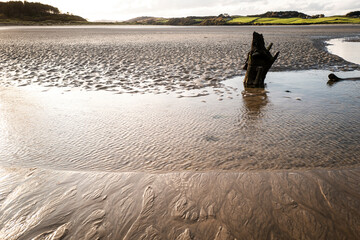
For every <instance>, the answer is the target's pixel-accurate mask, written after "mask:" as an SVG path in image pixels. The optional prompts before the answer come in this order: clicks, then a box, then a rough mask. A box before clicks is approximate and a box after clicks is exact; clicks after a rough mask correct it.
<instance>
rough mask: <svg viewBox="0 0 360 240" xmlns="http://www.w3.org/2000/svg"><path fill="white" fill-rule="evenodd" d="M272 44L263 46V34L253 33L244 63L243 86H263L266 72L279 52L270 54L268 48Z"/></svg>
mask: <svg viewBox="0 0 360 240" xmlns="http://www.w3.org/2000/svg"><path fill="white" fill-rule="evenodd" d="M272 45H273V44H272V43H271V44H270V45H269V46H268V47H267V48H265V42H264V37H263V35H262V34H259V33H257V32H254V33H253V40H252V43H251V50H250V52H249V53H248V55H247V59H246V63H245V65H244V70H246V74H245V78H244V86H245V87H264V81H265V77H266V74H267V72H268V71H269V69H270V68H271V66H272V65H273V63H274V62H275V61H276V59H277V58H278V56H279V52H277V53H276V54H275V56H272V55H271V53H270V49H271V47H272Z"/></svg>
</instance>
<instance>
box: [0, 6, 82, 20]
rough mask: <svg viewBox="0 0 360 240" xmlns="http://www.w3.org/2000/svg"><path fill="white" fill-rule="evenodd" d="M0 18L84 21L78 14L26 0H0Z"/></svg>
mask: <svg viewBox="0 0 360 240" xmlns="http://www.w3.org/2000/svg"><path fill="white" fill-rule="evenodd" d="M0 18H2V19H6V18H7V19H19V20H29V21H45V20H54V21H86V20H85V19H84V18H82V17H79V16H75V15H70V14H61V13H60V11H59V9H58V8H56V7H53V6H50V5H47V4H42V3H38V2H27V1H24V2H22V1H10V2H0Z"/></svg>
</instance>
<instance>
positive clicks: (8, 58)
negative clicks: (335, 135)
mask: <svg viewBox="0 0 360 240" xmlns="http://www.w3.org/2000/svg"><path fill="white" fill-rule="evenodd" d="M253 31H258V32H260V33H263V34H264V37H265V40H266V41H267V43H270V42H273V43H275V44H274V47H273V51H280V53H281V54H280V56H279V58H278V60H277V62H276V63H275V65H274V66H273V70H274V71H279V70H307V69H328V70H349V69H359V65H356V64H351V63H349V62H346V61H344V60H343V59H341V58H340V57H338V56H335V55H331V54H329V53H327V52H326V51H325V43H324V40H327V39H330V38H336V37H344V36H346V37H351V36H354V35H357V34H358V32H359V31H360V30H359V26H357V25H341V26H336V25H333V26H332V25H330V26H301V27H300V26H297V27H276V26H275V27H271V26H270V27H269V26H268V27H260V26H259V27H255V28H254V27H230V26H229V27H147V28H144V27H140V28H137V27H127V28H126V27H118V28H116V27H115V28H109V27H108V28H106V27H103V28H101V27H88V28H81V27H80V28H76V27H75V28H74V27H66V28H61V27H60V28H59V27H48V28H46V27H42V28H37V27H28V28H21V27H13V28H5V29H0V66H1V68H2V71H1V73H0V78H1V79H2V81H1V84H2V85H5V86H6V85H15V86H25V85H29V84H31V85H38V84H40V85H42V86H46V87H53V86H56V87H77V88H82V89H87V90H108V91H115V92H118V93H126V92H130V93H134V92H169V91H176V90H184V89H194V88H199V87H203V86H204V85H205V86H207V85H216V84H218V83H219V82H221V81H223V80H225V79H229V78H231V77H234V76H238V75H240V74H241V73H242V70H241V69H242V65H243V64H244V62H245V60H246V55H247V52H248V51H249V49H250V44H251V39H252V32H253Z"/></svg>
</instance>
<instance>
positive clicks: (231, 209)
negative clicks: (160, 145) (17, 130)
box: [0, 168, 360, 240]
mask: <svg viewBox="0 0 360 240" xmlns="http://www.w3.org/2000/svg"><path fill="white" fill-rule="evenodd" d="M359 178H360V169H359V168H355V169H352V170H312V171H293V172H292V171H281V172H276V171H275V172H269V171H259V172H236V173H224V172H208V173H194V172H181V173H168V174H147V173H105V172H67V171H54V170H41V169H14V168H13V169H6V168H2V169H0V179H2V181H1V183H0V192H1V199H0V203H1V205H0V222H1V225H0V229H1V230H0V239H8V240H11V239H358V237H359V236H360V194H359V193H360V185H359V184H358V179H359Z"/></svg>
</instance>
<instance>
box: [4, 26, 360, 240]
mask: <svg viewBox="0 0 360 240" xmlns="http://www.w3.org/2000/svg"><path fill="white" fill-rule="evenodd" d="M253 31H257V32H260V33H262V34H263V35H264V38H265V40H266V43H267V44H268V43H270V42H272V43H274V46H273V51H274V52H275V51H280V56H279V59H278V61H277V62H276V63H275V64H274V66H273V68H272V71H271V72H269V73H268V77H267V79H266V83H267V86H266V87H265V88H264V89H247V88H244V86H243V84H242V80H243V75H244V71H243V70H242V65H243V64H244V63H245V60H246V55H247V52H248V51H249V49H250V44H251V38H252V32H253ZM359 32H360V26H357V25H342V26H339V25H324V26H295V27H293V26H291V27H290V26H286V27H285V26H283V27H279V26H267V27H265V26H258V27H250V26H249V27H248V26H246V27H230V26H229V27H154V26H152V27H148V26H147V27H144V26H143V27H138V26H128V27H106V26H91V27H7V28H2V29H0V43H1V44H0V49H1V51H0V69H1V71H0V132H1V135H0V179H1V181H0V193H1V194H0V239H179V240H180V239H357V238H359V237H360V227H359V226H360V224H359V222H360V211H359V209H360V195H359V192H360V191H359V190H360V189H359V188H360V186H359V184H358V182H359V180H360V168H359V166H360V165H359V164H360V162H359V157H358V156H359V154H360V149H359V147H358V141H359V139H360V122H359V119H360V111H359V106H360V95H359V91H358V90H359V87H360V85H359V82H357V81H344V82H341V83H337V84H335V85H333V86H329V85H327V84H326V82H327V75H328V74H329V73H331V72H336V74H338V75H340V76H342V77H350V78H353V77H359V75H360V71H359V70H360V65H358V64H356V63H351V62H348V61H346V60H344V59H343V58H341V57H340V56H337V55H333V54H331V53H329V52H328V51H327V43H326V41H328V40H330V39H334V38H349V39H350V40H349V41H352V40H351V39H356V38H358V37H359Z"/></svg>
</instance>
